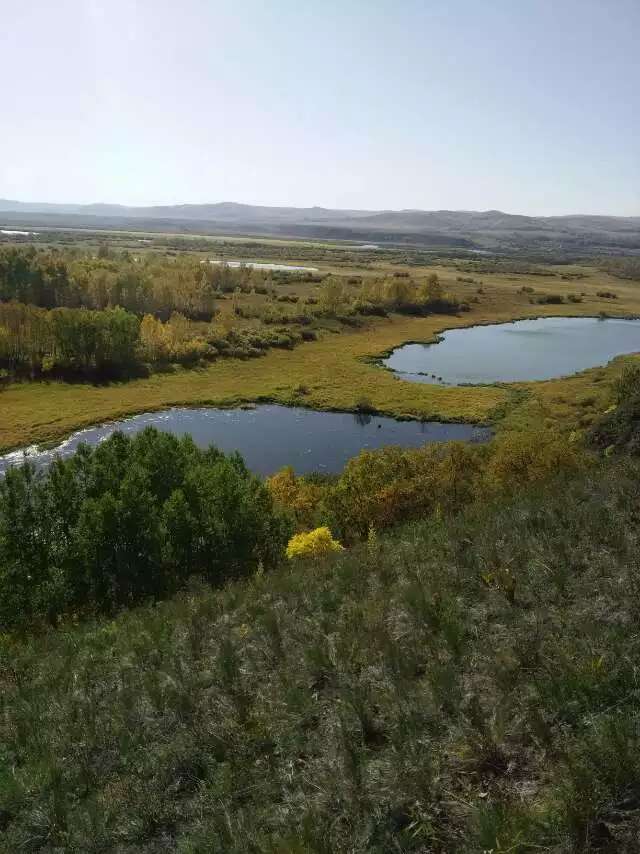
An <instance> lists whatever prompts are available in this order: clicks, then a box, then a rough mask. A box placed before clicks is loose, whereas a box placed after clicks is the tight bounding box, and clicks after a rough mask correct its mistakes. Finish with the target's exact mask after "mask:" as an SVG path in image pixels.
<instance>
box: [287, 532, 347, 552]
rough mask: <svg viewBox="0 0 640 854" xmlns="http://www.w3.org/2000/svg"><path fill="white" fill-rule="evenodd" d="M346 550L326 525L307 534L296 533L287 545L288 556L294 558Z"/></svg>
mask: <svg viewBox="0 0 640 854" xmlns="http://www.w3.org/2000/svg"><path fill="white" fill-rule="evenodd" d="M341 551H344V546H342V545H341V544H340V543H339V542H338V541H337V540H334V539H333V537H332V536H331V531H330V530H329V528H327V527H326V526H323V527H321V528H316V529H315V530H314V531H309V532H308V533H306V534H295V535H294V536H293V537H291V539H290V540H289V543H288V545H287V557H288V558H289V560H293V559H294V558H307V557H322V556H324V555H327V554H330V553H331V552H341Z"/></svg>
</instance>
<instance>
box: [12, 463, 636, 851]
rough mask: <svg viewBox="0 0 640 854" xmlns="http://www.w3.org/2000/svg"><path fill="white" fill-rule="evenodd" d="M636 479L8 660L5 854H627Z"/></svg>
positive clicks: (603, 480)
mask: <svg viewBox="0 0 640 854" xmlns="http://www.w3.org/2000/svg"><path fill="white" fill-rule="evenodd" d="M639 474H640V470H639V469H638V466H637V465H631V464H630V463H628V462H626V461H625V462H624V463H611V462H610V463H608V464H607V466H606V467H605V468H600V467H596V468H593V469H591V471H590V472H589V473H588V474H586V475H584V474H583V475H580V476H577V477H574V478H573V479H571V480H563V481H558V482H554V483H551V484H547V486H546V487H544V488H541V487H538V489H537V490H536V491H534V492H531V493H530V494H528V495H525V496H523V497H520V498H519V499H517V500H509V501H507V500H504V499H503V500H502V502H501V503H499V504H493V505H488V506H485V507H484V508H482V509H478V510H475V511H474V512H473V513H471V514H470V515H466V516H460V517H458V518H454V519H452V520H449V521H447V520H440V521H438V520H437V519H436V520H430V521H428V522H422V523H418V524H415V525H413V526H410V527H405V528H400V529H397V530H396V532H395V533H394V534H393V535H391V536H389V537H380V536H379V537H376V536H372V537H371V538H370V539H369V542H367V543H365V544H363V545H361V546H359V547H357V548H354V549H352V550H350V551H348V552H345V553H343V554H341V555H337V556H335V557H332V558H328V559H324V560H323V561H318V562H317V563H313V562H311V563H303V562H301V563H297V564H293V565H292V566H290V567H287V568H284V569H281V570H279V571H277V572H274V573H270V574H263V575H257V576H255V577H253V578H252V579H251V580H249V581H245V582H238V583H235V584H232V585H231V586H229V587H228V588H226V589H225V590H224V591H222V592H212V591H210V590H194V591H192V593H190V594H188V595H183V596H181V597H180V598H177V599H175V600H173V601H171V602H168V603H165V604H163V605H161V606H157V607H148V608H142V609H139V610H135V611H131V612H129V613H127V614H124V615H122V616H121V617H118V618H117V619H115V620H113V621H109V622H102V623H97V624H94V625H88V626H87V625H85V626H77V627H74V626H73V625H71V626H68V627H67V628H62V629H59V630H58V631H56V632H51V633H48V634H45V635H43V636H40V637H37V638H35V639H34V638H32V639H24V640H17V639H15V638H13V639H12V638H9V637H5V638H4V639H3V641H2V645H1V647H0V648H1V658H0V680H1V684H0V689H1V694H0V696H1V698H2V699H1V700H0V702H1V704H2V714H1V715H0V751H1V762H0V828H1V833H2V836H1V840H0V850H2V851H7V852H14V851H51V852H53V851H82V852H97V851H107V850H109V851H111V850H115V851H120V852H134V851H135V852H158V851H169V850H171V851H174V850H177V851H180V852H183V854H186V852H237V854H240V852H242V854H245V852H270V854H271V852H274V854H275V852H282V854H284V852H314V853H315V852H318V853H319V854H320V852H322V854H325V852H326V854H329V852H337V851H341V852H342V851H344V852H347V851H349V852H365V851H366V852H380V854H382V852H393V851H398V852H400V851H407V852H409V851H415V852H454V851H455V852H480V851H494V852H498V851H500V852H507V851H509V852H534V851H535V852H539V851H548V852H572V851H574V852H588V851H611V852H613V851H615V852H632V851H637V850H638V845H639V841H640V786H639V783H638V780H639V779H640V773H639V772H640V751H639V749H638V748H639V746H640V729H639V726H638V724H639V719H638V675H637V661H638V655H639V653H640V640H639V639H638V638H639V636H638V631H637V626H638V621H639V619H640V610H639V607H638V602H639V601H640V600H639V592H640V590H639V583H638V564H637V554H638V507H639V506H640V504H639V499H640V486H639V484H640V481H639V478H638V475H639Z"/></svg>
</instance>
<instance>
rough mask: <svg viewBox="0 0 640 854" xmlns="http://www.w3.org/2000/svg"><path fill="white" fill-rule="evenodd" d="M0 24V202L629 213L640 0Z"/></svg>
mask: <svg viewBox="0 0 640 854" xmlns="http://www.w3.org/2000/svg"><path fill="white" fill-rule="evenodd" d="M0 12H1V14H0V19H1V26H0V81H1V86H2V99H1V101H0V110H1V111H2V113H1V115H2V121H1V123H0V197H4V198H18V199H22V200H25V201H57V202H97V201H100V202H122V203H125V204H156V203H161V204H165V203H181V202H216V201H239V202H250V203H256V204H274V205H314V204H317V205H322V206H326V207H343V208H346V207H353V208H376V209H377V208H422V209H439V208H452V209H462V208H464V209H488V208H500V209H502V210H506V211H510V212H517V213H530V214H558V213H608V214H621V215H640V0H485V2H481V0H422V2H418V0H393V2H392V0H314V2H311V0H179V2H177V1H176V0H15V2H12V0H0Z"/></svg>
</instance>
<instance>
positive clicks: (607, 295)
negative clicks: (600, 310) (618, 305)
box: [596, 291, 618, 299]
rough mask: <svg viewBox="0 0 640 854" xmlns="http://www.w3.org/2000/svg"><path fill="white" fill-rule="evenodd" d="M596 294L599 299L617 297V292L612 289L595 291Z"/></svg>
mask: <svg viewBox="0 0 640 854" xmlns="http://www.w3.org/2000/svg"><path fill="white" fill-rule="evenodd" d="M596 296H597V297H600V299H618V294H616V293H614V292H613V291H597V292H596Z"/></svg>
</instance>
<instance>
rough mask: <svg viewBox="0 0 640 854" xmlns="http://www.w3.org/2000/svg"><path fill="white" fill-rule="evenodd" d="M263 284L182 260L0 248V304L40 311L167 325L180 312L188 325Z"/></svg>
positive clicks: (249, 274)
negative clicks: (115, 312)
mask: <svg viewBox="0 0 640 854" xmlns="http://www.w3.org/2000/svg"><path fill="white" fill-rule="evenodd" d="M263 280H264V276H263V274H261V273H260V272H258V271H254V270H251V269H249V268H246V267H238V268H232V267H229V266H228V265H226V264H209V263H202V262H201V259H198V258H197V257H194V256H189V255H184V256H179V257H173V258H166V257H162V256H159V255H153V254H149V255H141V256H139V257H136V256H132V255H130V253H128V252H122V253H119V254H117V255H115V254H113V253H111V252H110V251H108V250H105V251H103V252H100V251H99V252H98V253H97V254H96V255H92V254H89V253H79V252H78V251H71V250H67V251H66V252H60V251H58V250H50V251H41V250H37V249H36V248H35V247H33V246H29V247H5V248H2V247H0V302H8V301H10V300H16V301H18V302H22V303H26V304H29V305H35V306H39V307H40V308H47V309H52V308H89V309H98V310H100V309H107V308H115V307H116V306H119V307H121V308H125V309H126V310H127V311H130V312H132V313H134V314H137V315H140V316H142V315H143V314H152V315H154V316H155V317H159V318H162V319H165V320H166V319H168V318H169V317H170V316H171V314H172V313H173V312H180V313H181V314H184V315H185V317H188V318H190V319H192V320H210V319H211V317H212V315H213V313H214V312H215V301H216V295H217V294H221V293H230V292H233V291H235V290H236V289H237V288H240V289H241V290H247V289H250V288H251V287H253V286H255V285H256V284H257V285H258V286H259V285H260V284H261V283H262V282H263Z"/></svg>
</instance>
